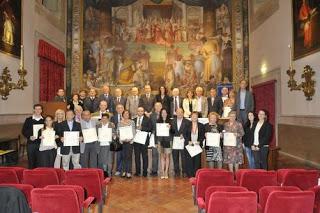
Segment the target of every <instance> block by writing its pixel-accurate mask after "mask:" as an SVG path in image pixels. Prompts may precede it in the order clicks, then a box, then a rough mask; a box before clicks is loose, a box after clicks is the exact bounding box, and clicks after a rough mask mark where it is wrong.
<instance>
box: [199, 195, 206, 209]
mask: <svg viewBox="0 0 320 213" xmlns="http://www.w3.org/2000/svg"><path fill="white" fill-rule="evenodd" d="M197 203H198V208H200V209H205V208H206V203H205V202H204V200H203V198H202V197H198V198H197Z"/></svg>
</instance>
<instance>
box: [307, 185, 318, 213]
mask: <svg viewBox="0 0 320 213" xmlns="http://www.w3.org/2000/svg"><path fill="white" fill-rule="evenodd" d="M309 191H312V192H314V194H315V199H314V211H313V212H314V213H320V186H314V187H312V188H311V189H309Z"/></svg>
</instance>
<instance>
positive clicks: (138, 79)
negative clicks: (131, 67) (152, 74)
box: [132, 61, 145, 88]
mask: <svg viewBox="0 0 320 213" xmlns="http://www.w3.org/2000/svg"><path fill="white" fill-rule="evenodd" d="M132 81H133V83H134V86H135V87H139V88H143V87H144V84H145V76H144V72H143V71H142V63H141V62H140V61H137V63H136V71H135V73H134V74H133V77H132Z"/></svg>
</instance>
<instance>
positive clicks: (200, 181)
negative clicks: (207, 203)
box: [196, 171, 234, 200]
mask: <svg viewBox="0 0 320 213" xmlns="http://www.w3.org/2000/svg"><path fill="white" fill-rule="evenodd" d="M233 184H234V182H233V173H232V172H229V171H219V172H212V171H203V172H200V173H199V175H198V177H197V183H196V199H197V200H198V199H201V198H202V199H203V200H204V196H205V192H206V190H207V188H208V187H210V186H232V185H233Z"/></svg>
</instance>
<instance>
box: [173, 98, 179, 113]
mask: <svg viewBox="0 0 320 213" xmlns="http://www.w3.org/2000/svg"><path fill="white" fill-rule="evenodd" d="M177 109H178V99H177V96H176V97H174V111H175V112H176V111H177Z"/></svg>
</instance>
